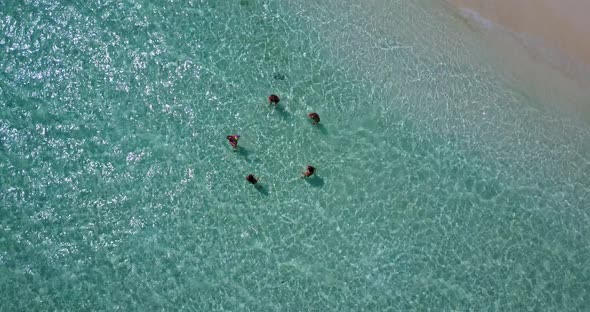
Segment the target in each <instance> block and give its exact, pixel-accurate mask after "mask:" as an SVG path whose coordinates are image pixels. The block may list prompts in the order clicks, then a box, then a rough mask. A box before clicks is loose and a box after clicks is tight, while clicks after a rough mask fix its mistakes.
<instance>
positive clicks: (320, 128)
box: [315, 124, 328, 134]
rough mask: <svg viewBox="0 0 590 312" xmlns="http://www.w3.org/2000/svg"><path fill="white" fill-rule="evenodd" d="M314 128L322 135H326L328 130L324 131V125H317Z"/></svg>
mask: <svg viewBox="0 0 590 312" xmlns="http://www.w3.org/2000/svg"><path fill="white" fill-rule="evenodd" d="M315 127H316V128H317V129H318V130H319V131H320V132H321V133H322V134H328V130H327V129H326V127H324V125H322V124H317V125H315Z"/></svg>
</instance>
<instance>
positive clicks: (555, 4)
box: [448, 0, 590, 64]
mask: <svg viewBox="0 0 590 312" xmlns="http://www.w3.org/2000/svg"><path fill="white" fill-rule="evenodd" d="M448 1H449V2H450V3H452V4H453V5H455V6H456V7H458V8H460V9H464V8H467V9H470V10H473V11H476V12H477V13H479V14H480V15H481V16H482V17H484V18H485V19H488V20H490V21H492V22H494V23H497V24H499V25H502V26H504V27H506V28H508V29H510V30H512V31H515V32H518V33H522V34H528V35H531V36H532V37H534V38H537V39H541V40H542V41H543V42H544V43H545V44H547V45H548V46H550V47H553V48H557V49H559V50H560V51H562V52H563V53H565V54H567V55H568V56H570V57H574V58H577V59H579V60H582V61H584V62H585V63H586V64H590V18H587V16H588V15H589V14H590V1H587V0H494V1H489V0H487V1H486V0H448Z"/></svg>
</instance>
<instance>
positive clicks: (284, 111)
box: [273, 105, 291, 120]
mask: <svg viewBox="0 0 590 312" xmlns="http://www.w3.org/2000/svg"><path fill="white" fill-rule="evenodd" d="M273 109H274V111H275V112H276V114H277V115H279V117H281V118H283V119H285V120H287V119H289V117H291V113H289V112H288V111H287V109H286V108H285V107H283V106H281V105H277V107H275V108H273Z"/></svg>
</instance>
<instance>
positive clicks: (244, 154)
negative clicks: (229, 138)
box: [235, 146, 250, 162]
mask: <svg viewBox="0 0 590 312" xmlns="http://www.w3.org/2000/svg"><path fill="white" fill-rule="evenodd" d="M235 152H236V153H237V154H238V155H240V156H242V157H244V159H245V160H246V161H247V162H250V158H248V156H249V155H250V151H248V149H247V148H245V147H243V146H239V147H238V148H237V149H236V150H235Z"/></svg>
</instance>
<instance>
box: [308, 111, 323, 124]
mask: <svg viewBox="0 0 590 312" xmlns="http://www.w3.org/2000/svg"><path fill="white" fill-rule="evenodd" d="M307 116H308V117H309V119H311V123H312V124H313V125H317V124H318V123H320V115H318V113H309V115H307Z"/></svg>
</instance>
